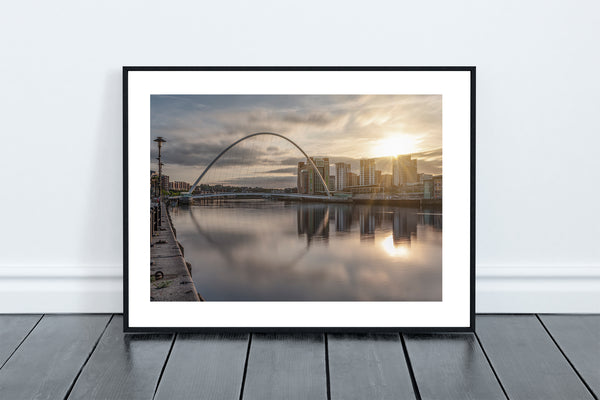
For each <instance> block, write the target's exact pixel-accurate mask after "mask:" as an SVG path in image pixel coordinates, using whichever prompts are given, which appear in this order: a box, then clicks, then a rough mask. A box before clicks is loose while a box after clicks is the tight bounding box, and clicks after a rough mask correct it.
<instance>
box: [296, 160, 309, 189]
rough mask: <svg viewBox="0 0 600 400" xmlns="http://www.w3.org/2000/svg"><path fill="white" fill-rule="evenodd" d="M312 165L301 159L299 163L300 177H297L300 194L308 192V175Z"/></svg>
mask: <svg viewBox="0 0 600 400" xmlns="http://www.w3.org/2000/svg"><path fill="white" fill-rule="evenodd" d="M311 170H312V167H311V166H310V164H307V163H305V162H304V161H300V162H299V163H298V178H297V187H298V193H300V194H308V181H309V179H308V175H309V174H310V171H311Z"/></svg>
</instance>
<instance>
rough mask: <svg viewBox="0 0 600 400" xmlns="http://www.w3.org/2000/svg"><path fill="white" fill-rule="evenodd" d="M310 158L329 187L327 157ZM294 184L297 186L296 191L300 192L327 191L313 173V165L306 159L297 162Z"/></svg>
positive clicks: (315, 192)
mask: <svg viewBox="0 0 600 400" xmlns="http://www.w3.org/2000/svg"><path fill="white" fill-rule="evenodd" d="M310 159H311V160H312V161H313V163H314V164H315V165H316V167H317V170H318V171H319V173H320V174H321V176H322V177H323V180H324V181H325V184H326V185H327V188H331V185H330V184H329V176H330V175H329V158H327V157H323V158H318V157H315V158H313V157H311V158H310ZM296 186H297V188H298V193H302V194H323V193H326V192H327V191H326V190H325V187H324V186H323V182H321V179H320V178H319V176H318V175H317V174H316V173H315V170H314V168H313V166H312V165H311V163H310V162H309V161H308V160H306V162H302V161H301V162H299V163H298V173H297V182H296ZM329 190H331V189H329Z"/></svg>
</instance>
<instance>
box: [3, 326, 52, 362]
mask: <svg viewBox="0 0 600 400" xmlns="http://www.w3.org/2000/svg"><path fill="white" fill-rule="evenodd" d="M41 317H42V316H41V315H0V367H2V365H4V363H5V362H6V360H8V358H9V357H10V355H11V354H12V353H13V352H14V351H15V349H16V348H17V347H18V346H19V344H20V343H21V342H22V341H23V339H24V338H25V337H26V336H27V334H29V332H31V329H33V327H34V326H35V324H37V322H38V321H39V320H40V318H41Z"/></svg>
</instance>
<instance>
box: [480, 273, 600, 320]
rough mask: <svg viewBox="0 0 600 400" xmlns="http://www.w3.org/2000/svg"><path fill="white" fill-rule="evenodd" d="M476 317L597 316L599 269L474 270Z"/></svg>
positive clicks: (599, 307)
mask: <svg viewBox="0 0 600 400" xmlns="http://www.w3.org/2000/svg"><path fill="white" fill-rule="evenodd" d="M476 300H477V306H476V311H477V312H478V313H516V314H521V313H600V267H598V266H590V267H571V266H559V267H514V266H501V267H500V266H499V267H488V266H485V267H484V266H479V267H477V283H476Z"/></svg>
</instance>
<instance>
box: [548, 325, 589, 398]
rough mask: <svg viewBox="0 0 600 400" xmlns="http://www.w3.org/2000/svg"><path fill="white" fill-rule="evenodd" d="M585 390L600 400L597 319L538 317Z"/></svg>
mask: <svg viewBox="0 0 600 400" xmlns="http://www.w3.org/2000/svg"><path fill="white" fill-rule="evenodd" d="M539 317H540V319H541V320H542V322H543V323H544V325H545V326H546V329H548V331H549V332H550V334H551V335H552V337H553V338H554V340H555V341H556V343H557V344H558V345H559V346H560V348H561V350H562V351H563V353H565V355H566V356H567V358H568V359H569V361H571V364H573V366H574V367H575V369H576V370H577V372H579V375H581V377H582V378H583V380H584V381H585V382H586V383H587V385H588V387H589V389H591V390H592V392H593V393H594V394H595V395H596V397H600V315H540V316H539Z"/></svg>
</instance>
